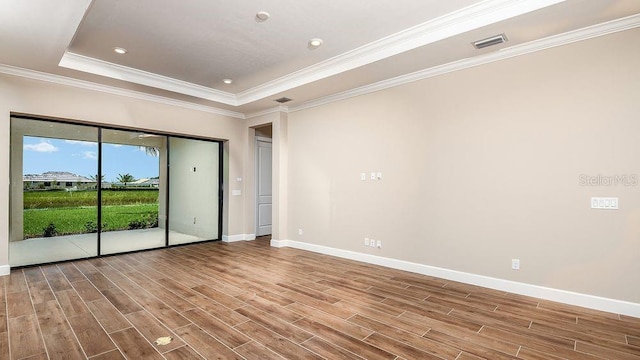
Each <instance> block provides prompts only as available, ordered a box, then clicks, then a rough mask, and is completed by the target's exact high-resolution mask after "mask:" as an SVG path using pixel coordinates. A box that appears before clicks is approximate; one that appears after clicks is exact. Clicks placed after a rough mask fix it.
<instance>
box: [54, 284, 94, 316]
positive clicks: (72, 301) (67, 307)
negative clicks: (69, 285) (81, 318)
mask: <svg viewBox="0 0 640 360" xmlns="http://www.w3.org/2000/svg"><path fill="white" fill-rule="evenodd" d="M55 295H56V298H57V300H58V303H59V304H60V307H61V308H62V311H64V313H65V315H66V316H67V317H72V316H76V315H83V314H87V313H89V308H87V305H86V304H85V303H84V301H82V298H80V296H79V295H78V293H77V292H75V290H63V291H59V292H56V293H55Z"/></svg>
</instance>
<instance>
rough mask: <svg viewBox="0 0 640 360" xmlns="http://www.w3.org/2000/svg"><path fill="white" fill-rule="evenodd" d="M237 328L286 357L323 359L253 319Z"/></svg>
mask: <svg viewBox="0 0 640 360" xmlns="http://www.w3.org/2000/svg"><path fill="white" fill-rule="evenodd" d="M236 329H238V330H239V331H241V332H242V333H244V334H247V335H248V336H249V337H250V338H252V339H253V340H255V341H257V342H259V343H261V344H262V345H264V346H265V347H267V348H268V349H270V350H272V351H274V352H276V353H278V354H280V355H282V357H284V358H285V359H322V358H321V357H320V356H318V355H316V354H314V353H312V352H311V351H309V350H307V349H305V348H304V347H302V346H299V345H296V344H294V343H293V342H291V341H289V340H287V339H286V338H285V337H283V336H281V335H278V334H276V333H274V332H273V331H270V330H268V329H266V328H265V327H263V326H261V325H258V324H256V323H254V322H253V321H247V322H245V323H242V324H240V325H238V326H236Z"/></svg>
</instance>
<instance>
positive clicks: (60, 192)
mask: <svg viewBox="0 0 640 360" xmlns="http://www.w3.org/2000/svg"><path fill="white" fill-rule="evenodd" d="M97 170H98V129H96V128H93V127H89V126H82V125H71V124H58V123H55V124H54V123H48V122H42V121H36V120H26V119H19V121H17V120H16V119H12V121H11V174H10V176H11V194H10V204H11V205H10V208H11V209H10V212H9V213H10V224H11V225H10V239H9V240H10V242H9V263H10V264H11V266H21V265H30V264H35V263H43V262H52V261H60V260H67V259H78V258H86V257H92V256H96V255H97V254H98V245H97V244H98V242H97V234H96V232H97V230H96V229H97V227H96V225H97V221H98V191H97V183H96V178H95V174H96V172H97Z"/></svg>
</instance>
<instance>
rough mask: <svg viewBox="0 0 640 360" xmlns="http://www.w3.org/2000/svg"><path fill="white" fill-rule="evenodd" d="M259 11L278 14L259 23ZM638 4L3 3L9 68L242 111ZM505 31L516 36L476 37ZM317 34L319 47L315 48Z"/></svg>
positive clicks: (421, 0)
mask: <svg viewBox="0 0 640 360" xmlns="http://www.w3.org/2000/svg"><path fill="white" fill-rule="evenodd" d="M258 11H267V12H269V13H270V14H271V18H270V19H269V20H268V21H265V22H258V21H256V20H255V14H256V13H257V12H258ZM639 13H640V1H638V0H566V1H562V0H536V1H531V0H484V1H480V0H447V1H442V0H394V1H389V0H366V1H365V0H350V1H340V2H338V1H324V2H318V1H313V0H296V1H273V0H272V1H268V0H262V1H260V0H243V1H220V0H218V1H215V0H182V1H175V0H136V1H130V0H93V1H90V0H56V1H50V0H2V2H0V48H1V49H3V51H1V52H0V72H5V73H14V74H15V73H20V74H25V71H24V70H27V72H26V73H33V71H36V72H41V73H46V74H53V75H58V76H63V77H66V78H71V79H77V80H82V81H88V82H91V83H96V84H102V85H106V86H109V87H111V88H116V89H121V90H123V91H134V92H136V93H138V94H139V93H144V94H149V95H152V96H160V97H163V98H167V99H171V100H174V101H175V100H177V101H180V102H186V103H190V104H194V105H195V106H204V107H208V108H216V109H220V110H221V111H227V112H232V114H236V115H237V116H238V117H244V116H245V115H249V114H253V113H256V112H261V111H265V110H268V109H271V108H274V107H276V106H277V105H278V104H277V103H275V102H274V99H276V98H278V97H281V96H286V97H289V98H292V99H293V101H291V102H289V103H287V105H288V106H292V107H300V106H305V104H309V103H310V102H317V101H321V100H319V99H322V98H325V97H327V96H331V95H333V94H336V93H340V92H344V91H350V90H352V89H356V88H361V87H363V86H369V85H371V84H376V83H377V84H379V83H381V82H383V83H384V82H385V81H386V82H388V81H390V80H389V79H394V78H398V77H403V76H405V77H406V74H412V73H416V72H422V73H424V72H425V71H429V69H434V68H438V67H442V66H449V65H447V64H450V65H451V64H456V63H458V62H460V61H468V60H469V59H475V58H478V59H480V58H482V57H485V58H486V57H487V56H490V54H492V53H499V52H500V51H503V52H508V51H512V50H516V49H518V48H519V47H523V46H527V45H532V44H533V45H535V44H537V43H541V42H543V41H541V40H540V39H543V38H548V37H551V36H557V35H559V34H564V33H567V32H571V31H574V30H577V29H582V28H585V27H589V26H593V25H597V24H602V23H605V22H608V21H612V20H616V19H620V18H625V17H629V16H633V15H637V14H639ZM638 22H640V21H635V19H634V21H631V22H630V23H631V24H632V25H627V26H631V27H633V26H638V24H637V23H638ZM592 32H593V33H596V35H598V33H597V32H594V31H592ZM499 33H506V35H507V37H508V38H509V41H508V42H506V43H504V44H501V45H498V46H495V47H491V48H487V49H483V50H476V49H475V48H474V47H473V46H471V43H472V42H473V41H475V40H479V39H483V38H486V37H489V36H492V35H496V34H499ZM311 38H322V39H323V40H324V44H323V45H322V46H321V47H320V48H318V49H315V50H310V49H308V47H307V42H308V40H309V39H311ZM114 47H123V48H126V49H127V50H128V53H127V54H126V55H117V54H115V53H114V52H113V48H114ZM465 59H466V60H465ZM36 74H37V73H36ZM225 78H230V79H233V83H232V84H231V85H227V84H224V83H223V82H222V80H223V79H225Z"/></svg>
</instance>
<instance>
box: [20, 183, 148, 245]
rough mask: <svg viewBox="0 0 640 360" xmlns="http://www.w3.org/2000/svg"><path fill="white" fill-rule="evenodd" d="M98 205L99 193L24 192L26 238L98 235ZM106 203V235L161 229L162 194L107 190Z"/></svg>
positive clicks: (103, 195)
mask: <svg viewBox="0 0 640 360" xmlns="http://www.w3.org/2000/svg"><path fill="white" fill-rule="evenodd" d="M96 203H97V192H96V191H76V192H66V191H32V192H24V238H25V239H26V238H32V237H43V236H57V235H70V234H84V233H91V232H96V231H97V224H96V221H97V214H98V207H97V206H96ZM102 203H103V204H104V205H103V207H102V222H103V225H102V227H103V231H114V230H127V229H141V228H149V227H156V226H158V190H147V189H145V190H130V191H109V190H103V192H102ZM50 224H53V226H51V225H50Z"/></svg>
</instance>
